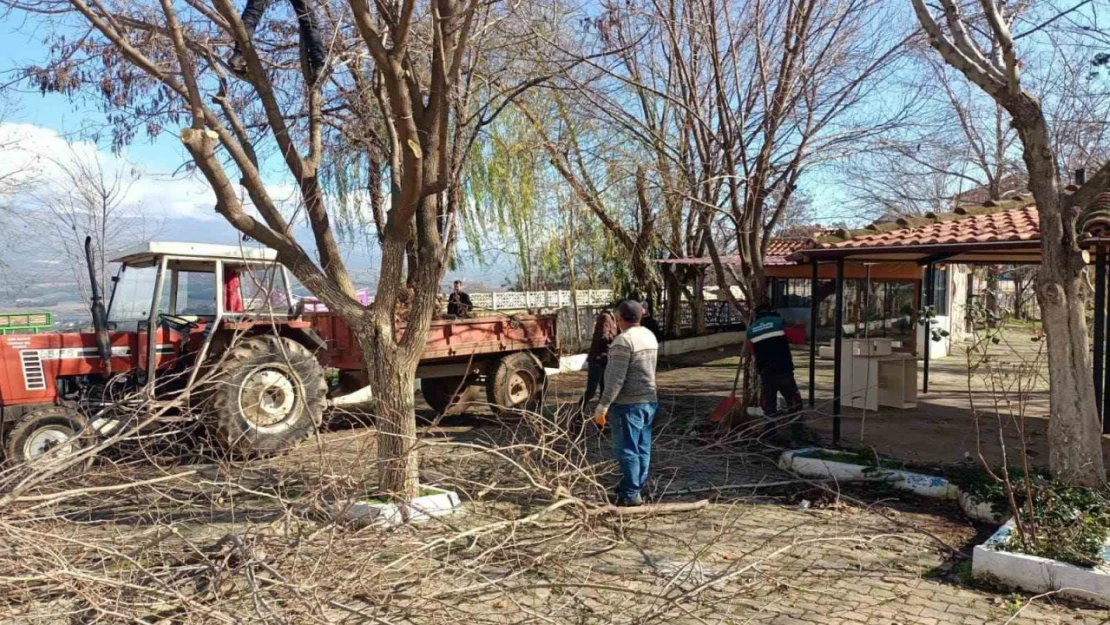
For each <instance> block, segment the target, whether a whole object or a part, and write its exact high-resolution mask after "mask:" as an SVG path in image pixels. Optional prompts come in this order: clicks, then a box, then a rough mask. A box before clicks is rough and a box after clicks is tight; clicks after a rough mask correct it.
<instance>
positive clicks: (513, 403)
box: [486, 352, 547, 417]
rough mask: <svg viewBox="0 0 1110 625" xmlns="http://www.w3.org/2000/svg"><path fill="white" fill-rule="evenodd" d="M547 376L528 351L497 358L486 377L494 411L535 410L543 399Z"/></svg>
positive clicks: (487, 393)
mask: <svg viewBox="0 0 1110 625" xmlns="http://www.w3.org/2000/svg"><path fill="white" fill-rule="evenodd" d="M546 384H547V376H546V374H545V373H544V371H543V367H541V366H540V364H539V363H538V362H536V359H535V357H533V356H532V354H529V353H527V352H517V353H515V354H509V355H508V356H505V357H504V358H502V359H501V360H499V361H498V362H497V364H496V365H495V366H494V368H493V372H492V373H491V374H490V375H489V376H488V378H487V381H486V397H487V398H488V399H489V403H490V408H491V409H493V412H494V414H496V415H497V416H500V417H503V416H507V415H511V414H519V413H520V412H521V411H529V412H536V411H537V410H539V408H540V406H541V404H542V403H543V393H544V390H545V388H546Z"/></svg>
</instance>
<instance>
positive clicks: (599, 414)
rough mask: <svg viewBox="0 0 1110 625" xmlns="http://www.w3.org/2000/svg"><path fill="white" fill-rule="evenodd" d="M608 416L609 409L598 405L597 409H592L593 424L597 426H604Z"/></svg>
mask: <svg viewBox="0 0 1110 625" xmlns="http://www.w3.org/2000/svg"><path fill="white" fill-rule="evenodd" d="M608 416H609V409H608V408H602V407H600V406H599V407H598V409H597V410H595V411H594V424H595V425H597V427H599V428H603V427H605V424H606V423H608V422H609V421H608V419H606V417H608Z"/></svg>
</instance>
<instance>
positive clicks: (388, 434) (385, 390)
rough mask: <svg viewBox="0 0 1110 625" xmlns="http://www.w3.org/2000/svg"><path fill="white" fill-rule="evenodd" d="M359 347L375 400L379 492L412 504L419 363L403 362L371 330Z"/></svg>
mask: <svg viewBox="0 0 1110 625" xmlns="http://www.w3.org/2000/svg"><path fill="white" fill-rule="evenodd" d="M390 331H392V329H390ZM359 345H360V347H361V348H362V353H363V354H364V355H365V357H366V362H367V373H368V374H369V378H370V388H372V389H374V396H375V397H376V398H377V426H378V488H379V489H381V492H382V494H384V495H387V496H388V497H389V498H390V499H393V500H396V501H411V500H412V499H414V498H415V497H417V496H418V495H419V494H420V492H419V491H420V473H419V458H418V454H417V453H416V443H417V438H416V405H415V400H414V391H413V380H415V379H416V365H417V363H418V362H419V359H418V358H405V357H404V356H403V355H402V352H401V350H398V349H397V348H396V345H395V343H394V342H393V340H392V338H391V337H389V336H387V335H382V334H381V333H378V332H375V331H374V330H373V329H371V330H370V331H369V332H367V333H366V334H365V336H362V335H360V336H359Z"/></svg>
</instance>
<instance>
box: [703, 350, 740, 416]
mask: <svg viewBox="0 0 1110 625" xmlns="http://www.w3.org/2000/svg"><path fill="white" fill-rule="evenodd" d="M743 368H744V355H743V354H741V355H740V360H738V361H737V362H736V377H735V378H734V379H733V380H732V393H731V394H730V395H729V396H728V397H726V398H724V399H722V400H721V401H720V402H719V403H718V404H717V407H716V408H714V409H713V413H712V414H710V415H709V422H710V423H721V422H723V421H724V420H725V419H727V418H728V416H729V415H731V414H732V411H733V410H735V409H736V387H737V386H738V385H739V384H740V370H741V369H743Z"/></svg>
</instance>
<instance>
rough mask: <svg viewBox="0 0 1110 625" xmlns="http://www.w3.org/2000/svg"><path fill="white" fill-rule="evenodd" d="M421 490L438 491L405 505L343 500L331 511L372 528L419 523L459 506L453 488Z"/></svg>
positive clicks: (457, 497)
mask: <svg viewBox="0 0 1110 625" xmlns="http://www.w3.org/2000/svg"><path fill="white" fill-rule="evenodd" d="M424 490H428V491H437V492H435V493H433V494H428V495H422V496H420V497H417V498H416V499H413V500H412V501H410V502H409V503H407V504H400V503H378V502H371V501H358V500H356V501H351V500H347V501H343V502H338V503H335V504H332V506H331V510H332V514H333V515H334V516H336V517H338V518H340V519H342V520H344V521H351V522H354V523H357V524H358V525H362V526H366V525H373V526H375V527H382V528H385V527H395V526H397V525H402V524H404V523H405V522H406V519H407V521H408V522H409V523H418V522H421V521H427V520H428V519H430V518H432V517H439V516H446V515H449V514H455V513H456V512H457V511H459V509H460V508H462V502H461V501H460V500H459V496H458V494H456V493H455V492H453V491H448V490H440V489H438V488H430V487H424Z"/></svg>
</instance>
